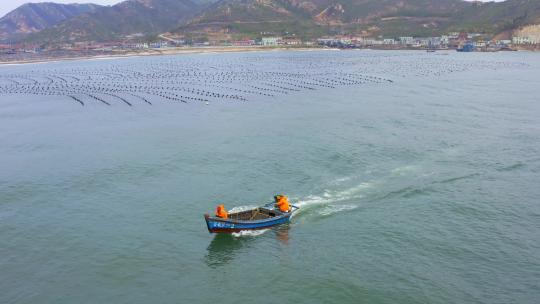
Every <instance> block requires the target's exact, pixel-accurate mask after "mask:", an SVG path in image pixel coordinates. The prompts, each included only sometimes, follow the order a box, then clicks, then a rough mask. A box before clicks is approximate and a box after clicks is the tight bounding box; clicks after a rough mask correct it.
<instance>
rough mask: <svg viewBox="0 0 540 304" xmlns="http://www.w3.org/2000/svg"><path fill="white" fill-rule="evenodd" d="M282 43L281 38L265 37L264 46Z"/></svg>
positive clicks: (263, 39)
mask: <svg viewBox="0 0 540 304" xmlns="http://www.w3.org/2000/svg"><path fill="white" fill-rule="evenodd" d="M280 42H281V37H263V38H262V45H265V46H276V45H278V44H279V43H280Z"/></svg>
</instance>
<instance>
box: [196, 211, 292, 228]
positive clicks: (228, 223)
mask: <svg viewBox="0 0 540 304" xmlns="http://www.w3.org/2000/svg"><path fill="white" fill-rule="evenodd" d="M292 213H293V212H290V213H282V214H280V215H278V216H276V217H272V218H269V219H264V220H257V221H241V220H230V219H222V218H217V217H211V216H209V215H208V214H205V215H204V219H205V221H206V226H207V228H208V232H210V233H233V232H240V231H243V230H259V229H268V228H270V227H273V226H277V225H281V224H284V223H287V222H288V221H289V220H290V218H291V216H292Z"/></svg>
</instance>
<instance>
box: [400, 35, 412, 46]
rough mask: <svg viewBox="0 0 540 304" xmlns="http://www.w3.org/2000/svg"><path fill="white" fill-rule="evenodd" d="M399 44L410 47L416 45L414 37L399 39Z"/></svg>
mask: <svg viewBox="0 0 540 304" xmlns="http://www.w3.org/2000/svg"><path fill="white" fill-rule="evenodd" d="M399 43H400V44H403V45H410V44H413V43H414V38H413V37H399Z"/></svg>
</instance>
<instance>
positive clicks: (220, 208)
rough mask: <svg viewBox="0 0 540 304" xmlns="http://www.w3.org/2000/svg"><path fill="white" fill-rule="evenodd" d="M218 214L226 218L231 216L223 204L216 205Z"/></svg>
mask: <svg viewBox="0 0 540 304" xmlns="http://www.w3.org/2000/svg"><path fill="white" fill-rule="evenodd" d="M216 216H217V217H221V218H224V219H226V218H227V217H228V216H229V214H228V213H227V210H225V206H223V204H222V205H218V206H217V207H216Z"/></svg>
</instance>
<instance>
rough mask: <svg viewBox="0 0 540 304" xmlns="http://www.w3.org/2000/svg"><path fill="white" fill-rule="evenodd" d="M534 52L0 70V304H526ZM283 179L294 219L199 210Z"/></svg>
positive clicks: (539, 274) (537, 226)
mask: <svg viewBox="0 0 540 304" xmlns="http://www.w3.org/2000/svg"><path fill="white" fill-rule="evenodd" d="M539 81H540V55H539V54H537V53H527V52H507V53H504V52H501V53H457V52H451V51H442V52H436V53H425V52H419V51H418V52H415V51H312V52H260V53H227V54H192V55H176V56H161V57H138V58H124V59H113V60H106V61H96V60H79V61H66V62H52V63H45V64H39V65H37V64H28V65H10V66H0V302H1V303H242V302H245V303H248V302H249V303H537V302H538V301H539V300H540V204H539V197H540V93H539V91H538V87H539V85H540V82H539ZM277 193H284V194H286V195H288V196H289V197H290V198H291V201H292V203H293V204H296V205H298V206H299V207H300V208H301V209H300V211H299V212H298V214H296V215H295V216H294V217H293V219H292V220H291V223H290V224H287V225H283V226H281V227H277V228H274V229H268V230H263V231H259V232H256V233H253V232H245V233H244V232H242V233H237V234H234V235H211V234H209V233H208V231H207V229H206V226H205V223H204V219H203V214H204V213H207V212H209V213H211V212H212V211H213V209H214V208H215V206H216V205H217V204H225V206H226V208H227V209H233V207H236V208H239V207H240V208H242V207H244V208H246V207H247V206H257V205H262V204H264V203H267V202H268V201H270V200H271V199H272V196H273V195H275V194H277Z"/></svg>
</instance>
